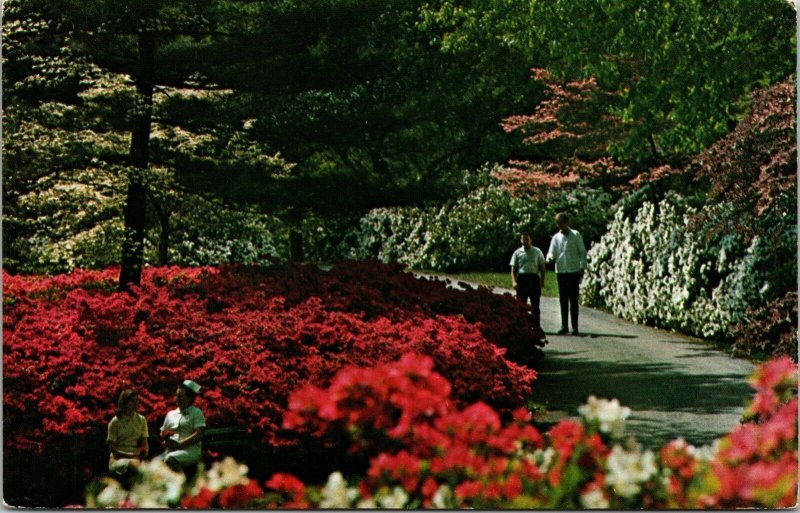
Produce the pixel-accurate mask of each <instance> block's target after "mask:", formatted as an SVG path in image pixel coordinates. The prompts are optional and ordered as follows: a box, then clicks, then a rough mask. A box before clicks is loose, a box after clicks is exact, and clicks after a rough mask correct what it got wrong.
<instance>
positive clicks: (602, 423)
mask: <svg viewBox="0 0 800 513" xmlns="http://www.w3.org/2000/svg"><path fill="white" fill-rule="evenodd" d="M578 413H580V414H581V416H582V417H583V418H585V419H586V420H589V421H597V422H598V424H599V429H600V431H601V432H602V433H607V434H609V435H611V436H613V437H616V438H621V437H622V436H623V435H624V434H625V419H627V418H628V416H629V415H630V414H631V409H630V408H628V407H626V406H622V405H621V404H620V403H619V401H618V400H617V399H612V400H610V401H609V400H608V399H598V398H597V397H595V396H593V395H590V396H589V399H588V400H587V402H586V404H583V405H581V406H579V407H578Z"/></svg>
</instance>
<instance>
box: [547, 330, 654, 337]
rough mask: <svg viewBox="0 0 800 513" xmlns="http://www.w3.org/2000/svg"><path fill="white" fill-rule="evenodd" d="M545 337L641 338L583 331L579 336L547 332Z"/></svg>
mask: <svg viewBox="0 0 800 513" xmlns="http://www.w3.org/2000/svg"><path fill="white" fill-rule="evenodd" d="M544 334H545V335H552V336H555V337H584V338H601V337H608V338H639V337H638V336H636V335H620V334H618V333H592V332H590V331H581V332H580V334H579V335H572V334H570V335H559V334H558V333H557V332H555V331H545V332H544Z"/></svg>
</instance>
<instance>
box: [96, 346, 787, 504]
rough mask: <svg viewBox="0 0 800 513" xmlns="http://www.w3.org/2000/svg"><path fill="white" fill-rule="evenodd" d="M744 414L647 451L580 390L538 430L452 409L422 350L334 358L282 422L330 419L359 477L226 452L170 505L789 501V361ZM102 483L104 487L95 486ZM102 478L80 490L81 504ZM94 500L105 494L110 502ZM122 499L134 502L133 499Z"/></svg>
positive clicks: (518, 416) (762, 378)
mask: <svg viewBox="0 0 800 513" xmlns="http://www.w3.org/2000/svg"><path fill="white" fill-rule="evenodd" d="M751 384H752V385H753V387H754V388H755V389H756V396H755V399H754V400H753V401H752V403H751V404H750V406H749V407H748V408H747V410H746V417H745V418H746V419H747V422H746V423H745V424H743V425H741V426H739V427H736V428H734V429H733V430H732V432H731V433H730V434H729V435H727V436H725V437H723V438H722V439H721V440H718V441H717V442H716V443H715V444H714V445H713V446H710V447H701V448H696V447H693V446H691V445H689V444H687V443H686V442H685V441H684V440H682V439H676V440H674V441H672V442H669V443H667V444H666V445H664V446H663V447H662V448H661V449H660V450H659V451H656V452H654V451H650V450H642V449H641V448H640V447H639V446H638V445H637V444H636V443H635V442H633V440H631V439H627V440H624V439H623V437H624V421H625V418H626V417H627V416H628V415H629V414H630V410H629V409H628V408H625V407H623V406H621V405H620V404H619V403H618V402H617V401H616V400H613V401H608V400H604V399H597V398H594V397H590V398H589V400H588V403H587V404H585V405H584V406H582V407H581V408H579V413H580V415H581V417H580V419H579V420H575V419H565V420H562V421H561V422H559V423H558V424H557V425H555V426H554V427H553V428H551V429H550V431H549V432H548V433H547V434H546V435H544V436H543V435H542V434H540V432H539V431H538V430H537V429H536V428H535V427H533V425H532V424H531V417H530V414H529V413H528V412H527V411H525V410H524V409H519V410H517V411H515V412H514V416H513V418H512V419H509V420H508V421H506V422H502V421H501V419H500V416H499V415H498V414H497V413H496V412H495V411H494V410H493V409H492V408H491V407H490V406H488V405H486V404H484V403H480V402H478V403H474V404H472V405H470V406H467V407H466V408H463V409H458V408H457V407H455V406H454V404H453V403H452V402H450V401H447V397H448V395H449V390H450V387H449V384H448V382H447V380H446V379H444V378H443V377H442V376H441V375H440V374H438V373H436V372H434V371H433V362H432V360H431V359H430V358H429V357H425V356H419V355H414V354H405V355H403V357H402V358H401V359H400V360H399V361H398V362H394V363H389V364H381V365H378V366H376V367H374V368H347V369H343V370H342V371H340V373H339V374H337V376H336V377H335V378H334V379H333V382H332V383H331V385H330V387H328V388H327V389H319V388H313V387H311V388H304V389H300V390H298V391H296V392H295V393H294V394H292V397H291V399H290V401H291V402H290V406H289V414H288V415H287V417H286V419H285V424H286V425H287V427H297V426H301V425H305V426H309V427H313V428H314V429H315V430H317V431H318V432H320V433H325V432H330V431H341V430H344V432H346V433H348V435H349V436H350V437H351V439H352V442H353V445H352V451H354V452H367V453H369V454H370V455H371V459H370V462H369V466H368V468H367V469H366V472H365V473H364V474H363V476H362V477H358V478H351V479H346V478H345V477H344V475H343V474H342V473H341V472H334V473H332V474H330V476H329V477H328V479H327V482H326V483H325V484H324V485H323V486H314V485H306V484H304V483H303V482H302V481H300V480H299V479H297V478H295V477H293V476H291V475H288V474H285V473H276V474H274V475H273V476H272V477H271V478H269V479H268V480H267V481H266V482H265V483H264V486H263V488H262V487H261V486H260V485H259V483H258V482H257V481H256V480H254V479H249V478H247V477H246V472H247V468H246V467H245V466H243V465H239V464H237V463H236V462H235V461H233V460H231V459H227V460H224V461H222V462H217V463H215V464H214V465H213V466H212V467H211V469H210V471H209V472H208V473H205V472H203V471H201V472H200V477H199V478H198V479H197V481H196V482H195V484H194V486H192V487H187V488H186V489H185V495H184V497H183V499H182V501H181V504H182V505H183V506H184V507H197V508H212V507H238V508H243V507H269V508H274V507H282V508H307V507H313V508H353V507H365V508H419V507H425V508H428V507H435V508H449V509H453V508H478V509H486V508H492V509H497V508H514V509H526V508H549V509H555V508H570V509H576V508H590V509H596V508H616V509H628V508H681V509H697V508H741V507H750V508H763V507H767V508H776V507H791V506H793V505H795V504H796V501H797V482H798V479H797V476H798V468H797V366H796V365H795V364H794V363H793V362H791V361H790V360H789V359H788V358H783V359H778V360H773V361H770V362H768V363H766V364H764V365H762V366H761V367H759V368H758V369H757V371H756V374H755V375H754V376H753V378H752V380H751ZM109 489H111V490H112V491H111V492H109V491H108V490H109ZM119 490H120V489H119V487H118V486H116V485H113V484H112V485H107V486H106V487H105V488H103V487H102V486H97V487H95V488H91V489H90V490H89V497H87V504H90V505H91V504H98V503H99V501H98V499H97V498H98V497H100V496H101V495H103V496H104V497H109V496H110V497H112V498H113V499H115V500H117V501H118V502H117V503H116V505H123V504H131V503H132V502H134V501H133V499H132V495H133V493H134V490H136V488H135V487H134V488H133V489H132V491H131V492H130V494H128V495H125V494H124V493H120V492H119ZM103 504H104V505H108V506H114V505H115V504H114V503H112V502H107V501H104V502H103ZM134 505H135V503H134Z"/></svg>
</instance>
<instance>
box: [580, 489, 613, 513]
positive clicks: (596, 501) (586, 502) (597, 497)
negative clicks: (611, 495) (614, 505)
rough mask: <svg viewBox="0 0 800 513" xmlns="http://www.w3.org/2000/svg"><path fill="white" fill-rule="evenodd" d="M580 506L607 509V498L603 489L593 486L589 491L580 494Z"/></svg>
mask: <svg viewBox="0 0 800 513" xmlns="http://www.w3.org/2000/svg"><path fill="white" fill-rule="evenodd" d="M580 499H581V506H583V507H584V508H585V509H608V507H609V503H608V498H606V495H605V494H604V493H603V490H601V489H599V488H595V489H593V490H592V491H590V492H587V493H584V494H581V497H580Z"/></svg>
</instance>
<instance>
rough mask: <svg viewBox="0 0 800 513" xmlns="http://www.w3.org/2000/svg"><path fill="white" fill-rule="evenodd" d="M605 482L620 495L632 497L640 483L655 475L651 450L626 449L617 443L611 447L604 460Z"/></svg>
mask: <svg viewBox="0 0 800 513" xmlns="http://www.w3.org/2000/svg"><path fill="white" fill-rule="evenodd" d="M606 466H607V470H608V473H607V474H606V484H607V485H609V486H611V487H612V488H613V490H614V493H616V494H617V495H619V496H620V497H633V496H635V495H636V494H637V493H639V490H640V489H641V484H642V483H645V482H647V480H649V479H650V478H651V477H652V476H653V475H655V473H656V471H657V469H656V459H655V455H654V454H653V453H652V451H645V452H643V453H642V452H639V451H637V450H634V451H627V450H625V449H623V448H622V447H621V446H619V445H615V446H614V448H613V449H611V454H609V455H608V460H607V461H606Z"/></svg>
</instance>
